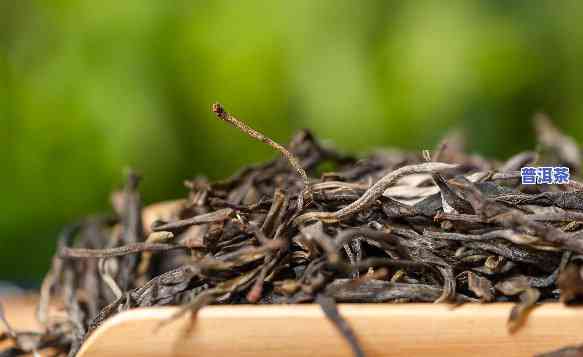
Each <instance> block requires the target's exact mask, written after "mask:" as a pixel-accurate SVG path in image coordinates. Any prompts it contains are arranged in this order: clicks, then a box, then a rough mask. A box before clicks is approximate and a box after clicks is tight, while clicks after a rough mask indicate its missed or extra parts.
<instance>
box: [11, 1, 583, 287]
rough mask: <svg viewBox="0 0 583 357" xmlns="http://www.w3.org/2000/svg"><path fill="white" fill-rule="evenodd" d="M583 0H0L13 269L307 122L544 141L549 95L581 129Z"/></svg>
mask: <svg viewBox="0 0 583 357" xmlns="http://www.w3.org/2000/svg"><path fill="white" fill-rule="evenodd" d="M582 9H583V2H581V1H576V0H573V1H551V0H548V1H526V0H525V1H491V0H484V1H470V0H454V1H447V2H442V1H381V0H377V1H348V0H346V1H340V0H318V1H313V0H300V1H297V0H296V1H254V0H253V1H249V0H247V1H216V0H214V1H201V0H199V1H143V0H123V1H119V0H116V1H112V0H101V1H94V0H84V1H71V0H54V1H49V0H38V1H34V0H18V1H10V0H1V1H0V124H1V125H0V140H1V141H0V143H1V145H2V146H1V147H2V149H1V150H2V151H1V155H0V157H1V158H0V160H1V162H0V164H1V166H0V167H1V174H0V187H1V191H0V192H1V195H0V200H1V201H0V228H1V231H0V234H1V236H0V279H9V280H16V281H35V280H37V279H38V278H39V277H40V276H41V274H42V272H43V271H44V270H46V268H47V267H48V264H49V260H50V256H51V255H52V253H53V250H54V243H55V239H56V237H57V234H58V231H59V228H60V227H61V226H62V225H63V224H65V223H67V222H71V221H74V220H75V219H76V218H79V217H82V216H83V215H85V214H88V213H92V212H100V211H107V210H108V207H109V193H110V191H111V190H113V189H115V188H117V187H119V186H120V185H121V184H123V178H124V170H125V169H127V168H128V167H133V168H135V169H136V170H138V171H139V172H141V173H142V174H143V175H144V181H143V186H142V189H143V193H144V198H145V200H146V202H153V201H156V200H163V199H169V198H174V197H180V196H181V195H183V194H184V193H185V190H184V188H183V186H182V182H183V179H185V178H188V177H193V176H197V175H207V176H208V177H210V178H212V179H216V178H221V177H224V176H226V175H229V174H230V173H232V172H233V171H235V170H236V169H237V168H238V167H240V166H241V165H244V164H248V163H251V162H255V161H257V160H266V159H269V158H272V157H273V156H274V153H273V152H272V151H271V150H270V149H269V148H267V147H266V146H264V145H262V144H260V143H258V142H255V141H252V140H250V139H248V138H247V137H245V136H244V135H242V134H240V133H239V132H237V131H236V130H235V129H233V128H232V127H229V126H227V125H225V124H224V123H221V122H219V121H217V120H216V119H214V117H213V116H212V115H211V113H210V110H209V108H210V105H211V104H212V103H213V102H214V101H220V102H221V103H223V104H224V105H225V107H226V108H227V109H228V110H229V111H231V112H233V113H235V114H236V115H238V116H239V117H240V118H241V119H244V120H246V121H247V122H248V123H250V124H251V125H253V126H255V127H257V128H258V129H260V130H262V131H264V132H265V133H267V134H268V135H270V136H272V137H273V138H274V139H276V140H278V141H281V142H287V140H288V139H289V138H290V136H291V134H292V133H293V132H294V130H296V129H298V128H302V127H308V128H311V129H313V131H314V132H315V133H316V134H317V135H318V136H319V137H320V138H322V139H326V140H329V141H330V142H333V143H335V144H336V146H337V147H339V148H342V149H344V150H347V151H348V150H350V151H353V150H358V151H365V150H370V149H372V148H374V147H378V146H398V147H403V148H408V149H413V150H421V149H426V148H432V147H434V146H435V144H436V143H437V142H438V141H439V138H440V137H441V136H442V135H444V134H445V133H446V132H447V131H448V130H449V129H452V128H462V129H464V130H465V132H466V134H467V135H468V143H469V146H470V148H471V149H472V150H473V151H477V152H480V153H482V154H485V155H488V156H495V157H500V158H503V157H506V156H508V155H510V154H513V153H515V152H517V151H519V150H523V149H526V148H531V146H532V145H533V142H534V141H533V137H532V132H531V127H530V119H531V117H532V114H533V113H535V112H536V111H541V110H542V111H546V112H547V113H549V114H550V115H551V116H552V117H553V118H554V119H555V122H556V123H557V124H558V125H559V126H560V127H561V128H562V129H563V130H565V131H566V132H567V133H570V134H571V135H573V136H575V137H576V138H578V139H579V140H580V141H583V120H582V118H583V100H581V98H580V95H581V93H582V89H583V71H582V70H581V63H582V62H581V60H582V59H583V26H582V25H581V19H582V18H583V17H582V16H581V10H582Z"/></svg>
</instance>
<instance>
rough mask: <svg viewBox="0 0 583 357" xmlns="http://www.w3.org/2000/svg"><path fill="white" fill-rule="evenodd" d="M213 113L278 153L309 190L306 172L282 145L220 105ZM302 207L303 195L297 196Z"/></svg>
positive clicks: (213, 108) (214, 105)
mask: <svg viewBox="0 0 583 357" xmlns="http://www.w3.org/2000/svg"><path fill="white" fill-rule="evenodd" d="M212 111H213V113H215V114H216V116H217V118H219V119H221V120H223V121H225V122H227V123H229V124H231V125H232V126H234V127H236V128H237V129H239V130H241V131H242V132H244V133H245V134H247V135H249V136H250V137H252V138H253V139H255V140H259V141H261V142H263V143H265V144H267V145H269V146H271V147H272V148H274V149H275V150H277V151H279V152H280V153H281V154H282V155H283V156H284V157H285V158H286V159H287V161H288V162H289V164H290V165H291V166H292V167H293V168H294V170H296V172H297V174H298V175H299V176H300V177H301V178H302V180H303V182H304V190H309V187H310V178H309V177H308V174H307V173H306V170H304V168H303V167H302V165H301V164H300V161H299V160H298V159H297V158H296V157H295V156H294V154H292V153H291V152H290V151H289V150H288V149H286V148H285V147H284V146H283V145H280V144H278V143H276V142H275V141H273V140H272V139H271V138H269V137H267V136H265V135H264V134H262V133H260V132H258V131H257V130H255V129H253V128H251V127H250V126H249V125H247V124H245V123H244V122H243V121H241V120H239V119H237V118H235V117H234V116H232V115H231V114H230V113H229V112H227V111H226V110H225V108H224V107H223V106H222V105H221V104H220V103H215V104H213V106H212ZM302 206H303V194H301V195H300V196H299V203H298V207H299V208H301V207H302Z"/></svg>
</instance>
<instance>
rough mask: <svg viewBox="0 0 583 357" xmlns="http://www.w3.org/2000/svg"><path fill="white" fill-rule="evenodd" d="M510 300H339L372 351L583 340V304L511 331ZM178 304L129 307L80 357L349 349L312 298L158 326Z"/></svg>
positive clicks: (437, 351)
mask: <svg viewBox="0 0 583 357" xmlns="http://www.w3.org/2000/svg"><path fill="white" fill-rule="evenodd" d="M511 306H512V305H510V304H490V305H478V304H467V305H464V306H461V307H456V308H453V307H451V306H448V305H442V304H439V305H433V304H401V305H390V304H374V305H364V304H362V305H351V304H344V305H340V311H341V313H342V315H343V316H344V317H345V318H346V319H347V320H348V321H349V322H350V324H351V325H352V327H353V328H354V330H355V331H356V334H357V335H358V337H359V339H360V341H361V343H362V345H363V347H364V349H365V351H366V352H367V355H368V356H373V357H374V356H408V357H409V356H465V357H466V356H510V357H512V356H532V355H533V354H535V353H541V352H545V351H548V350H552V349H556V348H559V347H563V346H565V345H572V344H579V343H583V309H575V308H569V307H564V306H562V305H559V304H546V305H543V306H539V307H537V308H536V309H535V310H534V311H532V313H531V314H530V316H529V319H528V322H527V324H526V326H525V327H523V328H522V329H521V330H520V331H518V332H517V333H516V334H514V335H510V334H509V333H508V332H507V329H506V320H507V318H508V314H509V311H510V308H511ZM175 311H176V309H175V308H150V309H138V310H134V311H129V312H124V313H121V314H118V315H116V316H114V317H113V318H111V319H109V320H108V321H106V322H105V323H104V325H103V326H101V327H100V328H99V329H98V330H97V331H96V332H95V333H94V334H93V335H92V336H91V337H90V338H89V340H88V341H87V343H86V344H85V345H84V347H83V348H82V350H81V352H80V356H81V357H98V356H99V357H108V356H120V355H126V356H130V355H131V356H157V357H161V356H198V357H204V356H310V357H315V356H324V357H326V356H351V353H350V349H349V347H348V346H347V344H346V343H345V341H344V340H343V339H342V338H341V337H340V335H339V333H338V332H337V331H336V329H335V328H334V327H333V326H332V324H331V323H330V322H329V321H328V320H327V319H326V318H325V317H324V316H323V314H322V312H321V311H320V309H319V307H318V306H315V305H283V306H281V305H280V306H211V307H207V308H204V309H203V310H202V311H200V313H199V315H198V317H197V320H196V322H195V324H194V327H193V328H192V329H191V330H190V331H188V328H187V327H188V326H189V322H191V320H190V319H189V318H188V317H184V318H181V319H179V320H175V321H173V322H171V323H169V324H168V325H166V326H165V327H162V328H160V329H157V327H158V325H159V323H160V322H161V321H164V320H166V319H168V317H170V316H171V315H172V314H173V313H174V312H175Z"/></svg>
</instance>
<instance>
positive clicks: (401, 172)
mask: <svg viewBox="0 0 583 357" xmlns="http://www.w3.org/2000/svg"><path fill="white" fill-rule="evenodd" d="M456 167H457V165H452V164H445V163H441V162H427V163H423V164H417V165H408V166H403V167H401V168H399V169H396V170H394V171H391V172H390V173H389V174H387V175H385V176H384V177H383V178H381V179H380V180H378V181H377V182H376V183H375V184H374V185H373V186H372V187H371V188H369V189H368V190H366V191H365V193H364V194H363V195H362V196H361V197H360V198H359V199H358V200H356V201H354V202H352V203H351V204H349V205H348V206H346V207H344V208H341V209H339V210H338V211H336V212H308V213H304V214H302V215H301V216H299V217H297V218H296V219H295V221H294V223H295V224H301V223H303V222H306V221H310V220H314V219H318V220H321V221H323V222H328V223H333V222H338V221H342V220H344V219H346V218H349V217H351V216H352V215H354V214H356V213H358V212H361V211H362V210H364V209H366V208H368V207H370V206H371V205H373V204H374V202H375V201H376V200H377V199H379V198H380V197H381V196H382V195H383V193H384V192H385V191H386V190H387V189H388V188H389V187H391V186H392V185H393V184H395V182H397V180H399V179H400V178H401V177H403V176H407V175H411V174H425V173H433V172H436V171H440V170H447V169H453V168H456Z"/></svg>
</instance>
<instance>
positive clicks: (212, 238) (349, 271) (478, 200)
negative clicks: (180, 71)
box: [0, 104, 583, 356]
mask: <svg viewBox="0 0 583 357" xmlns="http://www.w3.org/2000/svg"><path fill="white" fill-rule="evenodd" d="M212 111H213V113H214V114H215V115H216V116H217V118H218V119H220V120H222V121H225V122H227V123H229V124H232V125H233V126H234V127H236V128H237V129H239V130H241V131H242V132H243V133H245V134H246V135H249V136H250V137H251V138H254V139H257V140H259V141H261V142H262V143H265V144H267V145H269V146H271V147H272V148H273V149H275V150H276V151H278V152H279V153H280V154H281V155H282V157H281V158H277V159H275V160H272V161H270V162H267V163H263V164H258V165H255V166H250V167H246V168H243V169H242V170H241V171H240V172H238V173H236V174H235V175H233V176H232V177H230V178H229V179H226V180H223V181H219V182H214V183H212V182H208V181H207V180H206V179H204V178H196V179H193V180H188V181H186V182H185V186H186V188H187V191H188V193H187V195H186V197H185V198H184V199H180V200H174V201H168V202H164V203H160V204H156V205H152V206H149V207H146V208H142V202H141V200H140V194H139V191H138V185H139V181H140V178H139V177H138V176H137V175H136V174H135V173H130V174H129V175H128V180H127V184H126V186H125V188H124V189H123V190H122V191H120V192H116V193H114V194H113V196H112V203H113V212H114V213H113V214H112V215H102V216H92V217H88V218H86V219H83V220H82V221H80V222H77V223H75V224H73V225H71V226H68V227H65V229H63V232H62V234H61V237H60V238H59V241H58V245H57V251H56V253H55V256H54V258H53V261H52V267H51V269H50V271H49V272H48V274H47V275H46V277H45V279H44V281H43V284H42V287H41V292H40V302H39V306H38V311H37V317H38V320H39V321H40V323H41V324H42V325H43V327H44V330H43V331H41V332H38V333H32V332H19V331H14V330H13V329H12V328H11V327H10V324H9V322H7V321H6V320H5V319H4V316H3V314H2V311H1V310H0V319H1V321H2V323H3V324H4V325H5V326H6V330H7V332H6V333H4V335H2V339H8V340H11V341H13V347H11V348H10V349H9V350H6V351H4V354H3V355H7V356H8V355H19V354H24V353H30V352H38V351H40V350H43V349H45V348H51V349H52V350H53V351H56V352H57V353H58V354H62V355H65V354H68V355H69V356H74V355H75V354H76V353H77V352H78V351H79V349H80V347H81V346H82V345H83V342H84V341H85V340H86V339H87V337H88V336H89V335H90V334H91V333H92V332H93V331H94V330H95V329H96V328H98V327H99V326H100V325H101V324H102V323H103V321H104V320H106V319H107V318H109V317H111V316H113V315H115V314H117V313H119V312H121V311H125V310H130V309H133V308H138V307H148V306H161V305H178V306H180V307H181V308H180V309H179V311H178V313H177V314H176V316H174V317H173V318H176V317H178V316H179V315H182V314H185V313H192V314H193V315H194V313H195V312H196V311H198V310H199V309H201V308H204V306H205V305H208V304H290V303H308V302H314V303H318V304H319V305H320V306H321V307H322V310H323V313H324V315H325V316H326V317H327V318H328V319H329V320H330V321H331V322H332V323H333V324H334V325H335V326H336V328H337V330H338V331H339V332H340V333H341V335H342V336H343V337H344V338H345V340H346V343H347V344H348V345H349V346H350V347H351V349H352V351H353V352H354V355H356V356H363V355H364V351H363V349H362V348H361V346H360V345H359V342H358V341H359V339H358V331H354V330H353V329H352V328H351V327H350V326H349V324H348V323H347V321H346V320H344V319H343V318H342V316H341V315H340V314H339V311H338V309H337V308H336V303H337V302H352V303H381V302H383V303H406V302H443V303H451V304H461V303H495V302H509V301H511V302H515V307H514V308H513V309H512V311H510V312H509V319H508V326H507V328H508V329H509V331H511V332H513V331H516V330H517V329H519V328H520V326H521V325H522V324H524V322H525V319H526V317H527V314H528V312H529V311H530V310H532V309H533V308H535V306H536V304H538V303H541V302H547V301H559V300H560V301H562V302H564V303H568V304H571V303H577V302H580V301H581V300H582V299H583V288H582V286H583V185H582V184H581V183H580V182H578V181H577V180H576V175H577V174H579V170H580V164H581V155H580V152H579V149H578V148H577V147H576V145H575V142H574V141H573V139H571V138H569V137H568V136H565V135H564V134H562V133H560V132H559V130H558V129H556V128H555V127H554V126H553V125H552V124H551V122H550V121H549V120H548V119H547V118H546V117H543V116H537V117H536V120H535V122H536V129H537V135H538V137H539V142H540V145H539V148H540V151H539V152H532V151H528V152H524V153H519V154H516V155H514V156H512V157H511V158H509V159H508V160H507V161H506V162H497V161H492V160H486V159H484V158H481V157H478V156H475V155H468V154H466V153H465V152H464V145H463V141H462V140H461V139H462V137H461V136H460V135H459V134H453V135H450V136H448V137H446V138H445V139H444V140H443V141H442V142H441V143H440V145H439V146H438V147H437V149H436V150H434V151H433V152H432V153H430V152H429V151H423V152H419V153H410V152H404V151H398V150H386V151H378V152H374V153H372V154H369V155H368V156H364V157H360V158H359V157H355V156H352V155H346V154H344V153H341V152H339V151H336V150H335V149H333V148H330V147H327V146H324V145H322V144H321V143H320V142H318V140H316V138H315V137H314V136H313V135H312V134H311V133H310V132H308V131H301V132H299V133H297V134H296V135H295V136H294V137H293V139H292V140H291V142H290V144H289V145H288V146H287V147H284V146H282V145H280V144H278V143H277V142H275V141H274V140H272V139H270V138H268V137H267V136H265V135H264V134H262V133H260V132H258V131H257V130H255V129H253V128H250V127H249V126H248V125H246V124H245V123H244V122H243V121H241V120H239V119H237V118H235V117H234V116H233V115H231V114H230V113H228V112H227V111H226V110H225V109H224V108H223V107H222V106H221V105H220V104H215V105H213V107H212ZM551 164H552V165H562V166H566V167H569V169H570V173H571V180H570V181H569V182H568V183H565V184H561V185H559V184H553V185H543V184H534V185H523V184H522V181H521V172H520V169H521V168H522V167H523V166H541V167H542V166H545V165H546V166H549V165H551ZM324 168H327V169H328V171H326V172H322V170H323V169H324ZM49 306H60V307H62V308H63V309H62V310H64V314H63V311H59V310H58V309H57V311H58V312H55V311H53V310H49ZM388 323H390V322H388ZM160 328H169V327H166V324H165V323H163V324H162V325H161V326H160ZM582 339H583V336H582ZM573 353H574V354H573ZM578 353H580V347H573V348H567V349H565V350H562V351H559V352H556V353H555V354H550V355H553V356H554V355H556V356H559V355H560V356H563V355H565V356H566V355H578Z"/></svg>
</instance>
